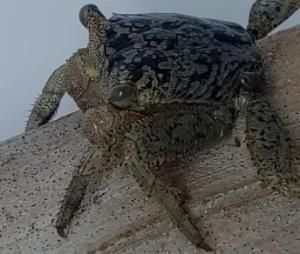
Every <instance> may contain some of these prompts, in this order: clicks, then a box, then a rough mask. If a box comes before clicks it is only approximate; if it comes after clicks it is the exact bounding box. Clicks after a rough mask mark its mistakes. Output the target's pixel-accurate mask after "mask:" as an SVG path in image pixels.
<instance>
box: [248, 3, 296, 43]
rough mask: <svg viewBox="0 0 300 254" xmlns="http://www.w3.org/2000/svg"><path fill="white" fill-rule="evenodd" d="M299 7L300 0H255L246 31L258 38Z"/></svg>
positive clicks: (255, 38)
mask: <svg viewBox="0 0 300 254" xmlns="http://www.w3.org/2000/svg"><path fill="white" fill-rule="evenodd" d="M299 7H300V0H256V2H255V3H254V4H253V6H252V8H251V10H250V15H249V23H248V27H247V30H248V33H249V34H250V35H251V36H252V38H253V39H254V40H259V39H262V38H263V37H265V36H266V35H267V34H268V33H270V32H271V31H272V30H273V29H274V28H276V27H277V26H279V25H280V24H281V23H282V22H284V21H285V20H287V19H288V18H289V17H290V16H291V15H292V14H293V13H294V12H295V11H297V10H298V9H299Z"/></svg>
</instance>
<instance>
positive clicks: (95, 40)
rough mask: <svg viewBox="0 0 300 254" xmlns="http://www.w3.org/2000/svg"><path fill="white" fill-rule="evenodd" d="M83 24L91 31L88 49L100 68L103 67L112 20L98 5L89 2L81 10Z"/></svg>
mask: <svg viewBox="0 0 300 254" xmlns="http://www.w3.org/2000/svg"><path fill="white" fill-rule="evenodd" d="M79 19H80V22H81V24H82V25H83V26H84V27H86V28H87V29H88V31H89V43H88V49H89V52H90V55H91V57H92V59H93V61H94V63H95V65H96V68H97V69H98V70H101V69H102V68H103V64H104V61H105V54H104V45H103V43H104V41H105V39H106V31H107V29H108V27H109V25H110V22H109V21H108V20H107V19H106V17H105V16H104V15H103V14H102V13H101V11H100V10H99V9H98V7H97V6H96V5H93V4H87V5H85V6H83V7H82V8H81V10H80V12H79Z"/></svg>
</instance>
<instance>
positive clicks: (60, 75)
mask: <svg viewBox="0 0 300 254" xmlns="http://www.w3.org/2000/svg"><path fill="white" fill-rule="evenodd" d="M66 68H67V67H66V64H64V65H62V66H60V67H59V68H58V69H56V70H55V71H54V72H53V73H52V74H51V76H50V77H49V79H48V81H47V83H46V85H45V87H44V88H43V91H42V94H41V95H40V96H39V98H38V99H37V100H36V102H35V103H34V106H33V109H32V110H31V113H30V116H29V118H28V120H27V125H26V131H29V130H32V129H35V128H37V127H38V126H40V125H43V124H44V123H47V122H48V121H49V120H50V119H51V118H52V116H53V115H54V114H55V111H56V110H57V108H58V106H59V103H60V101H61V98H62V97H63V95H64V93H65V91H66V90H65V86H64V80H65V78H64V77H65V72H66Z"/></svg>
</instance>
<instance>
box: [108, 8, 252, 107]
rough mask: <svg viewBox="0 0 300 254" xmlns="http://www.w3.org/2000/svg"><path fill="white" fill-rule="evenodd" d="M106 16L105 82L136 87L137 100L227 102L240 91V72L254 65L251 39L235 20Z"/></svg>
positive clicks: (147, 102)
mask: <svg viewBox="0 0 300 254" xmlns="http://www.w3.org/2000/svg"><path fill="white" fill-rule="evenodd" d="M110 21H111V24H112V25H111V27H110V29H109V30H108V31H107V40H106V42H105V53H106V56H107V59H108V65H107V66H108V67H107V70H108V73H109V75H111V76H113V77H114V79H113V80H114V82H111V83H110V84H108V86H110V88H111V87H112V86H114V85H118V83H119V82H123V83H127V84H130V85H132V86H135V87H136V88H137V91H138V103H139V104H145V105H150V104H158V103H172V102H179V103H185V102H188V103H198V102H202V101H207V100H209V101H215V102H217V101H218V102H224V101H228V100H231V99H232V98H233V97H234V96H236V95H237V94H238V92H239V86H240V84H239V82H238V81H237V80H238V76H239V73H240V72H243V71H250V70H253V69H254V68H255V65H256V47H255V43H254V42H253V40H252V39H251V38H250V36H249V35H248V34H247V32H246V30H245V29H244V28H243V27H241V26H240V25H238V24H235V23H231V22H227V21H220V20H214V19H205V18H197V17H191V16H187V15H181V14H171V13H153V14H151V13H150V14H114V15H113V16H112V17H111V18H110Z"/></svg>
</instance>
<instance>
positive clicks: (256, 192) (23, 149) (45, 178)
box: [0, 26, 300, 254]
mask: <svg viewBox="0 0 300 254" xmlns="http://www.w3.org/2000/svg"><path fill="white" fill-rule="evenodd" d="M260 44H261V45H262V52H263V56H264V57H263V58H264V67H265V68H266V69H267V70H268V71H267V78H268V80H269V84H270V87H269V88H270V89H268V90H269V93H268V96H269V97H270V98H271V100H272V102H273V103H274V105H275V106H276V108H277V109H278V110H279V112H280V114H281V116H282V118H283V120H284V121H285V123H286V125H287V127H288V128H289V130H290V132H291V136H292V138H293V140H294V141H295V143H296V145H297V146H298V151H299V150H300V27H299V26H298V27H296V28H294V29H291V30H289V31H287V32H282V33H279V34H276V35H274V36H271V37H269V38H268V39H267V40H264V41H262V42H261V43H260ZM80 119H81V113H80V112H78V113H76V114H73V115H71V116H67V117H64V118H62V119H60V120H58V121H55V122H52V123H50V124H48V125H46V126H45V127H42V128H40V129H38V130H37V131H32V132H29V133H26V134H23V135H20V136H17V137H14V138H11V139H10V140H7V141H5V142H2V143H0V181H1V185H0V202H1V203H0V204H1V217H0V253H2V254H7V253H22V254H27V253H28V254H29V253H30V254H31V253H47V254H48V253H94V252H95V251H96V253H149V254H150V253H151V254H152V253H172V254H176V253H191V254H192V253H202V252H201V251H199V250H196V249H195V248H194V247H193V246H192V245H191V244H190V243H189V242H188V241H187V240H186V238H185V237H184V236H183V235H182V234H181V233H180V232H179V231H178V230H177V229H176V227H174V225H173V224H172V222H171V221H170V220H169V218H168V216H167V215H166V214H165V213H164V212H162V211H161V210H160V208H159V207H158V205H157V204H155V203H153V202H152V201H151V200H149V199H148V198H146V197H145V194H144V193H143V191H142V190H141V189H140V187H139V186H138V185H137V184H136V183H135V181H134V179H133V178H132V177H131V176H130V175H129V174H128V172H127V170H126V169H121V168H115V169H111V171H106V172H103V173H102V180H101V185H100V186H99V187H98V188H97V189H96V191H92V190H89V191H88V193H87V195H86V198H85V200H84V202H83V204H82V208H81V209H80V212H79V214H78V215H77V216H76V217H75V218H74V220H73V223H72V225H71V228H70V232H69V237H68V238H67V239H62V238H60V237H59V236H58V235H57V234H56V232H55V229H54V226H53V225H54V223H53V221H54V219H55V217H56V213H57V212H58V209H59V206H60V200H62V198H63V195H64V193H65V188H66V187H67V186H68V183H69V181H70V178H71V174H72V171H73V170H74V166H75V165H76V163H78V162H79V160H80V158H81V157H82V156H83V155H84V154H85V152H86V151H87V149H88V147H89V144H88V142H87V140H86V138H85V137H83V135H82V134H81V129H80ZM234 137H238V138H239V139H240V140H241V141H242V144H241V146H240V147H238V146H236V145H235V144H234V143H235V142H234ZM171 168H172V169H171ZM166 174H171V175H172V176H173V177H175V179H176V181H177V183H178V185H179V186H181V188H183V189H186V190H187V192H188V193H189V194H190V196H191V199H190V200H189V201H188V203H187V206H188V207H189V209H191V210H192V214H193V216H194V217H195V219H196V221H198V226H199V227H200V228H203V229H204V231H206V232H208V233H209V235H208V241H209V242H210V243H211V245H212V246H215V248H216V253H225V254H233V253H241V254H248V253H249V254H250V253H265V254H266V253H270V254H271V253H272V254H273V253H280V254H282V253H288V254H299V253H300V200H299V199H293V198H287V197H283V196H281V195H279V194H276V193H270V192H268V191H266V190H263V189H261V187H260V181H259V179H258V178H257V176H256V174H255V169H254V168H253V166H252V164H251V161H250V160H249V153H248V151H247V149H246V146H245V142H244V122H243V121H242V120H239V121H238V123H237V127H236V129H235V130H234V132H233V134H232V136H231V137H229V138H228V139H226V140H224V141H223V142H221V143H220V144H218V145H217V146H214V147H212V148H211V149H209V150H206V151H203V152H202V153H199V154H197V156H194V158H185V160H183V162H182V163H181V164H180V163H179V165H177V166H176V165H175V166H172V167H170V170H168V172H167V173H166Z"/></svg>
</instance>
